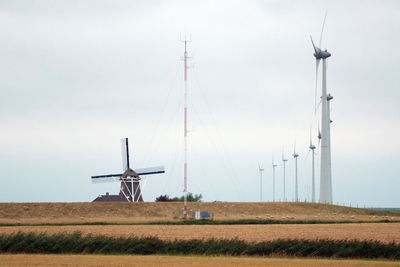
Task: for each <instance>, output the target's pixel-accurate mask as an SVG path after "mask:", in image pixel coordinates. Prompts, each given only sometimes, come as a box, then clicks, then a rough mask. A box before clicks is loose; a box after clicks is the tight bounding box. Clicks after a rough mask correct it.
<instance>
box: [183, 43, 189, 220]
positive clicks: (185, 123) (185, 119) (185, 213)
mask: <svg viewBox="0 0 400 267" xmlns="http://www.w3.org/2000/svg"><path fill="white" fill-rule="evenodd" d="M183 43H184V44H185V52H184V54H183V61H184V84H185V85H184V90H185V91H184V98H185V100H184V102H185V106H184V110H183V129H184V130H183V134H184V154H185V155H184V163H183V218H184V219H187V218H188V210H187V192H188V191H187V173H188V166H187V150H188V149H187V145H188V142H187V135H188V108H187V104H188V103H187V102H188V101H187V70H188V64H187V60H188V56H187V43H188V40H186V38H185V40H184V41H183Z"/></svg>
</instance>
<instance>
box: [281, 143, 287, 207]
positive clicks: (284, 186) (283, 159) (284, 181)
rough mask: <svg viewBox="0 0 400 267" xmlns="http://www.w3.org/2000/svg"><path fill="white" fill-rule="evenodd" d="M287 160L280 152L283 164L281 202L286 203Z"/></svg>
mask: <svg viewBox="0 0 400 267" xmlns="http://www.w3.org/2000/svg"><path fill="white" fill-rule="evenodd" d="M287 161H288V159H285V156H284V154H283V150H282V162H283V201H286V162H287Z"/></svg>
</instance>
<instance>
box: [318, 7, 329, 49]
mask: <svg viewBox="0 0 400 267" xmlns="http://www.w3.org/2000/svg"><path fill="white" fill-rule="evenodd" d="M326 15H328V11H325V17H324V22H323V23H322V29H321V35H320V36H319V47H321V44H322V35H323V34H324V28H325V20H326Z"/></svg>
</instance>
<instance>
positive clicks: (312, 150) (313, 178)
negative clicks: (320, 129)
mask: <svg viewBox="0 0 400 267" xmlns="http://www.w3.org/2000/svg"><path fill="white" fill-rule="evenodd" d="M311 132H312V130H311V131H310V146H309V147H308V148H309V149H310V150H311V156H312V166H311V168H312V170H311V187H312V188H311V202H315V151H314V150H315V149H316V147H315V146H314V145H313V143H312V137H311Z"/></svg>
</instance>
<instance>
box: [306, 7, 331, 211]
mask: <svg viewBox="0 0 400 267" xmlns="http://www.w3.org/2000/svg"><path fill="white" fill-rule="evenodd" d="M325 19H326V14H325V18H324V22H323V24H322V31H321V36H320V41H319V47H317V46H316V45H315V44H314V41H313V39H312V37H311V36H310V38H311V43H312V45H313V47H314V57H315V59H316V81H317V78H318V67H319V63H320V61H321V59H322V96H321V124H322V125H321V167H320V172H321V176H320V197H319V200H320V202H322V203H329V204H332V169H331V140H330V118H329V110H328V108H329V101H330V100H331V99H332V98H330V97H328V95H327V92H326V59H327V58H328V57H330V56H331V54H330V53H329V52H328V51H327V50H326V49H325V50H322V49H321V48H320V47H321V41H322V35H323V31H324V26H325ZM329 98H330V99H329Z"/></svg>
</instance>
